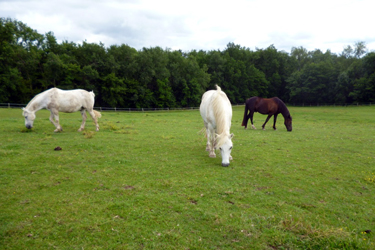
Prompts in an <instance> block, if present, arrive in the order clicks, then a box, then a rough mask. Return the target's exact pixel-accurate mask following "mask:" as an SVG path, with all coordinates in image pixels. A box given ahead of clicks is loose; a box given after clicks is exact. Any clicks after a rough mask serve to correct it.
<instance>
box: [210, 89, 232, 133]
mask: <svg viewBox="0 0 375 250" xmlns="http://www.w3.org/2000/svg"><path fill="white" fill-rule="evenodd" d="M226 101H227V100H226V99H225V98H223V96H222V94H221V93H220V92H219V93H217V96H216V97H215V99H214V102H213V108H214V115H215V120H216V132H217V134H219V135H221V134H223V135H224V134H227V135H229V134H230V132H229V130H230V126H231V121H230V118H229V117H228V116H227V113H228V112H225V110H226V109H227V108H228V107H227V105H226Z"/></svg>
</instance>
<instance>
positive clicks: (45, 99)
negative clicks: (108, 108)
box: [22, 88, 102, 132]
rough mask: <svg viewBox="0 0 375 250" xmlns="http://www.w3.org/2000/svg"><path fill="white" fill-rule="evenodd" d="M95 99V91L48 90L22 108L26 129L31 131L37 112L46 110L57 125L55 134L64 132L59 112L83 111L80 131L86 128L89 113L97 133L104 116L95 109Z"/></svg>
mask: <svg viewBox="0 0 375 250" xmlns="http://www.w3.org/2000/svg"><path fill="white" fill-rule="evenodd" d="M94 97H95V94H94V92H93V91H91V92H88V91H86V90H83V89H74V90H61V89H58V88H52V89H48V90H46V91H44V92H42V93H40V94H38V95H36V96H35V97H34V98H33V99H31V101H30V102H29V103H28V104H27V106H26V108H22V110H23V113H22V115H23V116H24V117H25V126H26V128H28V129H31V128H32V127H33V123H34V120H35V117H36V116H35V112H37V111H38V110H41V109H43V108H44V109H48V110H49V111H50V112H51V116H50V117H49V120H50V121H51V122H52V124H53V125H55V127H56V129H55V132H59V131H62V128H61V126H60V123H59V111H61V112H65V113H73V112H77V111H81V115H82V124H81V127H80V128H79V129H78V131H82V130H83V129H84V128H85V123H86V118H87V116H86V111H87V112H89V114H90V116H91V118H92V119H93V120H94V123H95V126H96V131H99V124H98V118H100V117H101V116H102V115H101V114H100V112H98V111H96V110H94V109H93V108H94V102H95V99H94Z"/></svg>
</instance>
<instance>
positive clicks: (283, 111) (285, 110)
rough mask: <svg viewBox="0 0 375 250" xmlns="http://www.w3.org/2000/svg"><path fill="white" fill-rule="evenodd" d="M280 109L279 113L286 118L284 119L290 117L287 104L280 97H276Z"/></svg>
mask: <svg viewBox="0 0 375 250" xmlns="http://www.w3.org/2000/svg"><path fill="white" fill-rule="evenodd" d="M274 100H275V101H276V102H277V104H278V107H279V112H280V113H281V114H282V115H283V116H284V118H287V117H290V113H289V110H288V108H287V107H286V105H285V103H284V102H283V101H282V100H281V99H280V98H278V97H274Z"/></svg>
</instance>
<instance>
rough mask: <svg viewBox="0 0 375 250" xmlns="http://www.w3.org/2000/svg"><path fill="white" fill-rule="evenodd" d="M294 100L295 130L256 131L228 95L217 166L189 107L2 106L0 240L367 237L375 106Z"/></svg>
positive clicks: (345, 240)
mask: <svg viewBox="0 0 375 250" xmlns="http://www.w3.org/2000/svg"><path fill="white" fill-rule="evenodd" d="M289 110H290V112H291V114H292V116H293V132H287V131H286V129H285V127H284V124H283V117H282V116H281V115H280V116H279V120H278V123H277V128H278V130H276V131H274V130H273V129H272V120H271V121H270V122H269V123H268V124H267V126H266V130H265V131H262V130H261V129H260V128H261V125H262V123H263V122H264V120H265V119H266V116H263V115H260V114H255V126H256V127H257V128H258V130H251V129H248V130H244V129H243V127H241V122H242V117H243V107H241V106H239V107H234V108H233V111H234V113H233V119H232V129H231V132H233V133H234V134H235V137H234V139H233V144H234V146H233V150H232V156H233V161H232V162H231V164H230V166H229V167H227V168H225V167H222V166H221V157H220V153H219V152H217V155H218V157H217V158H215V159H212V158H209V157H208V152H206V151H205V144H206V141H205V138H204V135H202V134H200V133H199V132H200V130H201V129H202V128H203V121H202V119H201V117H200V114H199V111H197V110H194V111H169V112H168V111H165V112H148V113H142V112H139V113H136V112H134V113H129V112H121V113H119V112H117V113H116V112H103V117H102V118H101V119H100V120H99V123H100V126H101V127H100V128H101V130H100V131H99V132H95V127H94V125H93V122H92V121H91V120H88V122H87V124H86V130H85V131H84V132H77V130H78V128H79V126H80V123H81V117H80V114H79V113H74V114H61V115H60V123H61V125H62V127H63V129H64V131H63V132H62V133H54V132H53V130H54V126H53V125H52V124H51V123H50V122H49V120H48V116H49V113H48V111H46V110H42V111H39V112H38V113H37V118H36V120H35V122H34V128H33V129H32V130H31V131H28V130H26V128H25V127H24V120H23V117H22V115H21V113H22V112H21V110H20V109H0V249H375V245H374V243H375V237H374V234H375V228H374V226H375V216H374V214H375V192H374V191H375V115H374V114H375V106H366V107H306V108H302V107H291V108H289ZM56 147H61V148H62V150H59V151H55V150H54V149H55V148H56ZM369 230H371V232H370V231H369Z"/></svg>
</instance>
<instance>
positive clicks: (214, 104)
mask: <svg viewBox="0 0 375 250" xmlns="http://www.w3.org/2000/svg"><path fill="white" fill-rule="evenodd" d="M216 89H217V90H209V91H207V92H206V93H204V94H203V96H202V102H201V105H200V108H199V110H200V113H201V116H202V118H203V121H204V126H205V127H206V137H207V147H206V151H209V152H210V154H209V156H210V157H216V154H215V149H220V153H221V158H222V161H221V165H222V166H223V167H228V166H229V160H232V156H231V154H230V153H231V151H232V147H233V143H232V138H233V134H231V133H230V131H229V130H230V126H231V120H232V105H231V104H230V101H229V99H228V97H227V95H226V94H225V93H224V92H223V91H221V88H220V87H219V86H217V85H216Z"/></svg>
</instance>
